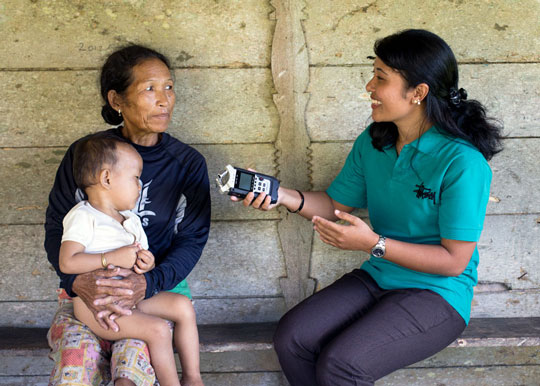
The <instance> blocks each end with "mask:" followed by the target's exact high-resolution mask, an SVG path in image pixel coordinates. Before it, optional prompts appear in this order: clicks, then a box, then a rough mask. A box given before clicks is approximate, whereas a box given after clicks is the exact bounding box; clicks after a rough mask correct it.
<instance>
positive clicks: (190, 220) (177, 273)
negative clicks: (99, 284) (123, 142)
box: [45, 128, 210, 298]
mask: <svg viewBox="0 0 540 386" xmlns="http://www.w3.org/2000/svg"><path fill="white" fill-rule="evenodd" d="M109 131H110V132H112V133H114V134H116V135H118V136H119V137H122V133H121V131H120V128H116V129H110V130H109ZM130 143H131V142H130ZM131 144H132V145H133V146H134V147H135V149H136V150H137V151H138V152H139V154H140V155H141V157H142V159H143V172H142V176H141V181H142V183H143V187H142V191H141V196H140V198H139V201H138V202H137V206H136V207H135V209H134V212H135V213H137V215H139V217H140V218H141V222H142V225H143V228H144V230H145V232H146V235H147V237H148V242H149V244H150V248H149V249H150V251H151V252H152V253H153V254H154V257H155V259H156V261H155V264H156V267H155V268H154V269H152V270H151V271H149V272H147V273H145V274H144V275H145V278H146V297H147V298H148V297H150V296H152V295H154V294H156V293H158V292H159V291H162V290H169V289H172V288H174V287H175V286H176V285H177V284H178V283H179V282H180V281H182V280H184V279H185V278H186V276H187V275H188V274H189V273H190V272H191V270H192V269H193V267H194V266H195V264H197V262H198V261H199V258H200V256H201V253H202V250H203V248H204V246H205V244H206V241H207V240H208V232H209V230H210V186H209V182H208V172H207V167H206V161H205V159H204V157H203V156H202V155H201V154H200V153H199V152H198V151H197V150H195V149H193V148H192V147H190V146H188V145H186V144H184V143H182V142H180V141H178V140H177V139H175V138H173V137H171V136H170V135H169V134H167V133H164V134H162V138H161V141H160V142H159V143H158V144H156V145H155V146H149V147H146V146H139V145H136V144H134V143H131ZM73 149H74V144H72V145H71V146H70V147H69V149H68V151H67V152H66V154H65V156H64V159H63V160H62V162H61V164H60V166H59V168H58V171H57V173H56V178H55V181H54V185H53V188H52V190H51V193H50V194H49V206H48V207H47V212H46V220H45V250H46V251H47V258H48V259H49V262H50V263H51V264H52V265H53V267H54V268H55V270H56V273H57V274H58V276H59V277H60V287H61V288H64V289H65V290H66V291H67V293H68V294H69V295H70V296H75V294H74V292H73V291H72V285H73V281H74V280H75V277H76V275H67V274H64V273H62V272H61V271H60V266H59V251H60V244H61V240H62V232H63V227H62V220H63V219H64V216H65V215H66V214H67V212H68V211H69V210H70V209H71V208H72V207H73V206H74V205H75V204H76V203H77V202H78V201H80V200H82V199H84V198H85V195H84V194H83V193H82V192H81V190H80V189H78V188H77V185H76V184H75V180H74V179H73V171H72V161H73Z"/></svg>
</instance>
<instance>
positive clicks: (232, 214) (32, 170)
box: [0, 144, 279, 224]
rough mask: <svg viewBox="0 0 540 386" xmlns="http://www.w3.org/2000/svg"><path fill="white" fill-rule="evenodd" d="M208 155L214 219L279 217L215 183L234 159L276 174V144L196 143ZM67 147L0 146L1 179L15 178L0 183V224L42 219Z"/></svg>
mask: <svg viewBox="0 0 540 386" xmlns="http://www.w3.org/2000/svg"><path fill="white" fill-rule="evenodd" d="M195 148H196V149H197V150H199V151H200V152H201V153H202V154H203V155H204V156H205V158H206V161H207V164H208V174H209V178H210V184H211V188H210V194H211V198H212V219H214V220H230V219H277V218H279V212H277V211H271V212H262V211H257V210H246V209H245V208H244V207H243V206H242V205H240V204H237V203H233V202H231V201H230V198H229V197H228V196H226V195H221V194H219V191H218V189H217V188H216V185H215V179H216V176H217V174H218V172H221V171H223V169H224V168H225V165H227V164H228V163H232V164H234V165H237V166H240V167H242V166H243V167H246V168H247V167H252V168H254V169H256V170H259V171H260V172H261V173H266V174H276V165H275V158H274V152H275V150H274V147H273V146H272V145H271V144H257V145H242V144H234V145H233V144H231V145H196V146H195ZM65 151H66V148H0V163H1V164H2V166H3V167H2V168H1V169H0V179H1V180H2V181H12V182H14V181H16V183H6V184H2V185H1V186H0V197H1V201H2V218H1V219H0V224H28V223H32V224H35V223H43V222H44V221H45V209H46V208H47V204H48V195H49V192H50V190H51V187H52V185H53V182H54V177H55V173H56V169H57V168H58V165H59V164H60V161H61V160H62V158H63V156H64V153H65Z"/></svg>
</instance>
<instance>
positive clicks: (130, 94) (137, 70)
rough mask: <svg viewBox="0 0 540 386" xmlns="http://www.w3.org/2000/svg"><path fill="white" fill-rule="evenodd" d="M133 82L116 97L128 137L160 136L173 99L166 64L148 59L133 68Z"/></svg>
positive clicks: (170, 80)
mask: <svg viewBox="0 0 540 386" xmlns="http://www.w3.org/2000/svg"><path fill="white" fill-rule="evenodd" d="M131 76H132V79H133V82H132V83H131V84H130V85H129V87H128V88H127V89H126V91H125V92H124V94H123V95H122V96H119V97H118V98H117V101H118V105H119V108H120V109H121V111H122V116H123V118H124V127H125V129H126V130H127V133H128V136H129V135H147V134H158V133H163V132H164V131H165V130H167V128H168V127H169V123H170V121H171V117H172V113H173V109H174V104H175V101H176V97H175V95H174V82H173V79H172V76H171V73H170V71H169V69H168V68H167V66H166V65H165V63H163V62H162V61H161V60H159V59H148V60H145V61H143V62H141V63H139V64H137V65H136V66H135V67H133V69H132V75H131Z"/></svg>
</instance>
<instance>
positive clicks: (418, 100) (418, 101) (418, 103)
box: [414, 99, 422, 106]
mask: <svg viewBox="0 0 540 386" xmlns="http://www.w3.org/2000/svg"><path fill="white" fill-rule="evenodd" d="M414 103H416V104H417V105H418V106H420V103H422V101H420V99H417V100H415V101H414Z"/></svg>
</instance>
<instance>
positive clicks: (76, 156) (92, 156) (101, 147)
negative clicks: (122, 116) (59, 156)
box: [73, 131, 131, 191]
mask: <svg viewBox="0 0 540 386" xmlns="http://www.w3.org/2000/svg"><path fill="white" fill-rule="evenodd" d="M119 144H126V145H128V146H131V145H129V143H128V142H127V141H125V140H124V139H122V138H120V137H118V136H116V135H114V134H112V133H110V132H108V131H100V132H98V133H95V134H89V135H87V136H86V137H83V138H81V139H80V140H78V141H77V143H76V144H75V148H74V151H73V178H74V179H75V183H76V184H77V186H78V187H79V188H80V189H81V190H83V191H84V190H85V189H86V188H88V187H89V186H91V185H94V184H96V183H97V182H98V178H99V174H100V173H101V170H102V169H103V166H104V165H110V166H111V167H113V166H115V165H116V162H117V161H118V158H117V157H116V149H117V148H118V145H119Z"/></svg>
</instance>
